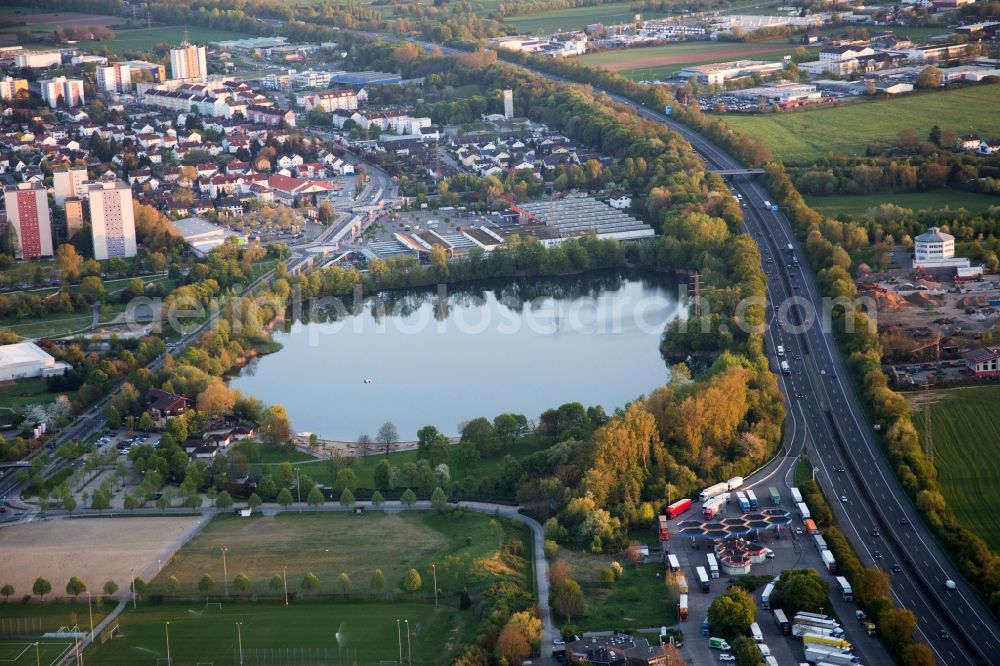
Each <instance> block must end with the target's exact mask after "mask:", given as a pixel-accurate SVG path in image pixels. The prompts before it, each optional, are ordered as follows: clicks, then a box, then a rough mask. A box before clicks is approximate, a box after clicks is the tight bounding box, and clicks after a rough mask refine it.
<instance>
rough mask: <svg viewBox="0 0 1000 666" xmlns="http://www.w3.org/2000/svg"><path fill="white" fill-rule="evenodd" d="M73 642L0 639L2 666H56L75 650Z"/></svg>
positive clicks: (0, 660)
mask: <svg viewBox="0 0 1000 666" xmlns="http://www.w3.org/2000/svg"><path fill="white" fill-rule="evenodd" d="M73 646H74V643H73V641H69V642H67V641H65V640H47V639H46V640H40V641H38V643H37V645H36V643H35V641H30V642H29V641H24V640H5V639H0V665H2V666H37V665H38V664H42V666H55V664H58V663H59V662H60V661H61V660H62V658H63V657H64V656H66V655H67V654H68V653H70V652H71V651H72V650H73Z"/></svg>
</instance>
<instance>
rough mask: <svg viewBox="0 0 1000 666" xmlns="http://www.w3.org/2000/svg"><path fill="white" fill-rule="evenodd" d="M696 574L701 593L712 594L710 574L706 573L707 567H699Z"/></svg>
mask: <svg viewBox="0 0 1000 666" xmlns="http://www.w3.org/2000/svg"><path fill="white" fill-rule="evenodd" d="M695 573H697V574H698V582H699V583H700V584H701V591H702V592H711V591H712V587H711V585H710V584H709V582H708V572H707V571H705V567H698V568H697V569H695Z"/></svg>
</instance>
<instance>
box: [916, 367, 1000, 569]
mask: <svg viewBox="0 0 1000 666" xmlns="http://www.w3.org/2000/svg"><path fill="white" fill-rule="evenodd" d="M917 398H919V402H920V403H924V404H922V405H921V406H920V410H921V411H918V412H916V414H915V416H914V419H913V420H914V423H915V424H916V426H917V428H918V430H920V433H921V437H923V430H924V415H923V411H922V410H923V409H926V408H927V406H928V405H929V408H930V410H931V411H930V421H931V431H932V433H933V438H932V439H933V449H932V450H933V456H934V464H935V466H936V467H937V471H938V478H939V479H940V481H941V488H942V490H943V492H944V496H945V499H947V500H948V504H950V505H951V508H952V509H954V511H955V514H956V515H957V516H958V518H959V520H960V521H961V522H962V524H963V525H965V526H966V527H968V528H969V529H971V530H973V531H974V532H976V534H978V535H979V536H981V537H982V538H983V539H984V540H985V541H986V543H987V545H989V547H990V548H992V549H993V550H994V552H1000V514H998V513H997V511H996V507H997V506H998V505H1000V485H998V484H997V479H998V478H1000V457H998V456H997V455H996V443H997V441H1000V410H998V409H997V405H1000V386H977V387H971V388H958V389H949V390H942V391H933V392H931V393H922V394H919V395H918V396H915V397H914V400H912V401H916V399H917Z"/></svg>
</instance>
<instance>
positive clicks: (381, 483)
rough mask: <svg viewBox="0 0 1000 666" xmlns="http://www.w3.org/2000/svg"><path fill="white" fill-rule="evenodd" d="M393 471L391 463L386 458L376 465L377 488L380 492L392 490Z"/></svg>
mask: <svg viewBox="0 0 1000 666" xmlns="http://www.w3.org/2000/svg"><path fill="white" fill-rule="evenodd" d="M391 469H392V465H390V464H389V461H388V460H386V459H385V458H383V459H382V460H379V461H378V464H377V465H375V487H376V488H378V489H379V490H389V489H390V488H392V481H391V476H390V470H391Z"/></svg>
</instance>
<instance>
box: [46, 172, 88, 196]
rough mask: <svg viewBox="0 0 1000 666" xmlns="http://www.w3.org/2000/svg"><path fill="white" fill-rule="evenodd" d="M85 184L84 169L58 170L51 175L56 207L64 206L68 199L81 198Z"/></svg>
mask: <svg viewBox="0 0 1000 666" xmlns="http://www.w3.org/2000/svg"><path fill="white" fill-rule="evenodd" d="M85 182H87V168H86V167H69V168H68V169H58V170H56V171H55V172H53V174H52V186H53V187H52V189H53V190H54V193H53V198H54V199H55V200H56V205H57V206H65V202H66V199H67V198H68V197H82V196H83V195H84V192H83V184H84V183H85Z"/></svg>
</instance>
